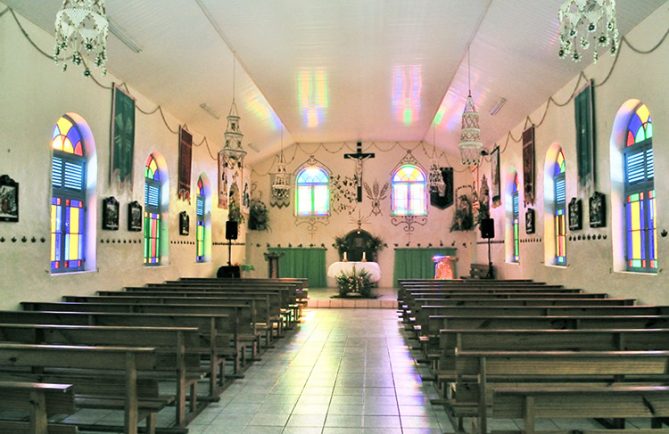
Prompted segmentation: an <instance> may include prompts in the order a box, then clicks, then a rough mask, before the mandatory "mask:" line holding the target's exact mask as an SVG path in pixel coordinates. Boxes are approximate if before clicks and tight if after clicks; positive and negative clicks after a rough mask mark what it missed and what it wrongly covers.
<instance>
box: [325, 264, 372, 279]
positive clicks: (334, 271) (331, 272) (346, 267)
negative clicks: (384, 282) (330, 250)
mask: <svg viewBox="0 0 669 434" xmlns="http://www.w3.org/2000/svg"><path fill="white" fill-rule="evenodd" d="M353 268H355V271H356V273H357V272H360V270H365V271H366V272H367V273H369V280H370V281H371V282H372V283H376V282H378V281H379V280H381V268H379V264H378V263H376V262H355V261H350V262H333V263H332V264H330V266H329V267H328V277H332V278H334V277H336V276H337V275H339V274H340V273H341V272H342V271H343V272H344V273H347V274H351V273H352V272H353Z"/></svg>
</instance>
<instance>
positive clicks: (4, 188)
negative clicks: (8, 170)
mask: <svg viewBox="0 0 669 434" xmlns="http://www.w3.org/2000/svg"><path fill="white" fill-rule="evenodd" d="M0 221H3V222H18V221H19V183H18V182H16V181H14V180H13V179H12V178H10V177H9V175H2V176H0Z"/></svg>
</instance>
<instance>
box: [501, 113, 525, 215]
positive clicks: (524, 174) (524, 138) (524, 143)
mask: <svg viewBox="0 0 669 434" xmlns="http://www.w3.org/2000/svg"><path fill="white" fill-rule="evenodd" d="M498 173H499V172H498ZM523 185H524V190H523V191H524V193H525V195H524V198H525V206H528V205H532V204H534V125H532V126H531V127H530V128H528V129H526V130H525V131H523Z"/></svg>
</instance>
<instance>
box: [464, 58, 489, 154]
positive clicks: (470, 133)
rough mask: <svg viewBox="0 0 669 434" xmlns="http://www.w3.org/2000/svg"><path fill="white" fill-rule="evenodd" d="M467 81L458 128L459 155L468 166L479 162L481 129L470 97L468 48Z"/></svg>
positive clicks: (481, 145)
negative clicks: (460, 124)
mask: <svg viewBox="0 0 669 434" xmlns="http://www.w3.org/2000/svg"><path fill="white" fill-rule="evenodd" d="M467 82H468V86H467V87H468V89H469V92H468V95H467V101H466V102H465V110H464V112H463V113H462V129H461V130H460V144H459V145H458V146H459V148H460V157H461V159H462V165H463V166H468V167H474V166H478V165H479V163H480V162H481V150H482V149H483V143H482V142H481V129H480V128H479V114H478V112H477V111H476V107H475V106H474V98H472V82H471V65H470V63H469V48H467Z"/></svg>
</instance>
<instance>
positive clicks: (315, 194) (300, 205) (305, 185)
mask: <svg viewBox="0 0 669 434" xmlns="http://www.w3.org/2000/svg"><path fill="white" fill-rule="evenodd" d="M295 183H296V185H297V188H296V189H295V190H296V191H295V213H296V214H297V215H298V216H299V217H310V216H314V217H318V216H326V215H329V214H330V176H329V175H328V172H327V171H326V170H325V169H323V168H322V167H318V166H307V167H305V168H303V169H301V170H300V171H299V172H297V177H296V180H295Z"/></svg>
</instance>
